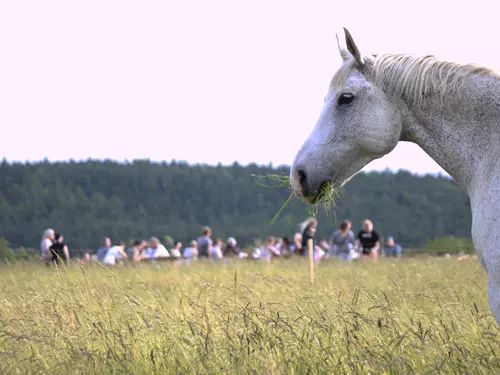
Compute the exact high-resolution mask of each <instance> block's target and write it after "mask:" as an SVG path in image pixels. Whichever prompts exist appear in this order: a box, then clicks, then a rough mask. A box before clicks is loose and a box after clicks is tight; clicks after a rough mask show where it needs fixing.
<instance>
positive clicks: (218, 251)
mask: <svg viewBox="0 0 500 375" xmlns="http://www.w3.org/2000/svg"><path fill="white" fill-rule="evenodd" d="M209 254H210V259H212V260H221V259H222V258H223V255H222V240H221V239H220V238H217V239H216V240H215V241H214V243H213V245H212V247H211V248H210V252H209Z"/></svg>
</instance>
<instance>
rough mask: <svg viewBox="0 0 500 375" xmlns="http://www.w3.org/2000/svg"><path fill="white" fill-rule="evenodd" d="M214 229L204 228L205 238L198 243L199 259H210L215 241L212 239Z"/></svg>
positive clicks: (200, 238) (199, 239)
mask: <svg viewBox="0 0 500 375" xmlns="http://www.w3.org/2000/svg"><path fill="white" fill-rule="evenodd" d="M211 235H212V229H211V228H210V227H204V228H203V236H201V237H199V238H198V240H197V241H196V242H197V243H198V258H208V256H209V254H210V250H211V249H212V244H213V241H212V239H211V238H210V236H211Z"/></svg>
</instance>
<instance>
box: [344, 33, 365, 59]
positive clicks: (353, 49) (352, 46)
mask: <svg viewBox="0 0 500 375" xmlns="http://www.w3.org/2000/svg"><path fill="white" fill-rule="evenodd" d="M344 33H345V42H346V45H347V50H348V51H349V53H350V54H351V55H352V57H354V59H355V60H356V62H357V63H358V64H359V65H363V58H362V57H361V53H360V52H359V49H358V47H357V46H356V43H354V39H353V38H352V35H351V33H350V32H349V30H347V29H346V28H345V27H344Z"/></svg>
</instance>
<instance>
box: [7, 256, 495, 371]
mask: <svg viewBox="0 0 500 375" xmlns="http://www.w3.org/2000/svg"><path fill="white" fill-rule="evenodd" d="M307 272H308V265H307V263H306V261H302V260H300V261H299V260H289V261H283V262H281V263H280V262H278V263H276V264H271V265H267V264H261V263H259V264H257V263H256V262H252V261H243V262H239V263H235V264H211V263H209V262H206V263H205V262H198V264H192V265H189V266H186V265H177V266H174V265H173V264H170V263H162V264H158V265H152V264H144V265H141V266H140V267H121V268H114V269H109V268H104V267H101V266H100V265H98V264H90V265H88V266H85V267H83V268H81V267H79V266H77V265H73V266H71V267H69V268H61V269H59V270H56V269H55V268H49V267H44V266H40V265H35V264H25V265H16V266H10V267H7V266H5V267H2V268H0V285H1V293H0V373H1V374H11V373H13V374H33V373H50V374H124V373H127V374H174V373H175V374H191V373H192V374H205V373H209V374H214V373H215V374H241V373H253V374H317V373H334V374H441V373H443V374H499V373H500V339H499V329H498V326H497V324H496V322H495V320H494V318H493V316H492V315H491V313H490V309H489V307H488V302H487V294H486V274H485V272H484V271H483V269H482V268H481V266H480V263H479V262H478V261H477V260H472V259H468V260H465V261H462V262H459V261H457V259H456V258H450V259H444V258H421V259H408V260H406V259H403V260H402V261H400V262H396V263H392V262H390V261H387V260H383V261H381V262H380V263H379V264H378V265H372V264H353V265H348V264H339V263H337V262H335V261H331V262H324V263H322V264H320V265H318V267H317V270H316V272H317V273H316V283H315V285H314V286H311V285H310V283H309V278H308V273H307Z"/></svg>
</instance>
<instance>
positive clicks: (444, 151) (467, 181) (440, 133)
mask: <svg viewBox="0 0 500 375" xmlns="http://www.w3.org/2000/svg"><path fill="white" fill-rule="evenodd" d="M457 94H458V95H448V96H447V97H445V98H444V100H443V103H441V102H440V101H439V100H438V99H435V100H434V99H427V100H426V101H425V102H424V103H423V105H421V106H419V107H412V106H411V105H409V104H406V108H405V110H404V111H403V113H404V121H403V132H402V139H401V140H402V141H409V142H413V143H416V144H418V145H419V146H420V147H421V148H422V149H423V150H424V151H425V152H426V153H427V154H428V155H429V156H430V157H431V158H433V159H434V160H435V161H436V162H437V163H438V164H439V165H440V166H441V167H442V168H443V169H444V170H445V171H446V172H448V173H449V174H450V175H451V176H452V177H453V178H454V179H455V180H456V181H457V182H458V183H459V184H460V185H461V186H462V187H463V188H464V189H465V190H466V191H467V192H468V193H469V194H470V191H471V190H472V189H473V186H472V184H473V183H474V181H477V180H478V176H479V177H482V176H484V175H485V174H488V172H491V171H492V169H493V168H494V169H495V170H496V169H497V168H500V165H498V163H497V159H498V156H497V154H498V148H497V147H496V146H497V145H498V144H499V143H498V142H499V140H500V79H498V78H497V77H494V76H492V75H486V74H480V75H479V74H478V75H475V76H472V77H470V78H469V79H468V80H467V81H466V82H464V84H463V86H462V87H461V89H460V92H459V93H457ZM441 104H443V105H441ZM498 171H499V172H500V169H498ZM499 176H500V174H499ZM483 182H484V181H483Z"/></svg>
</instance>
